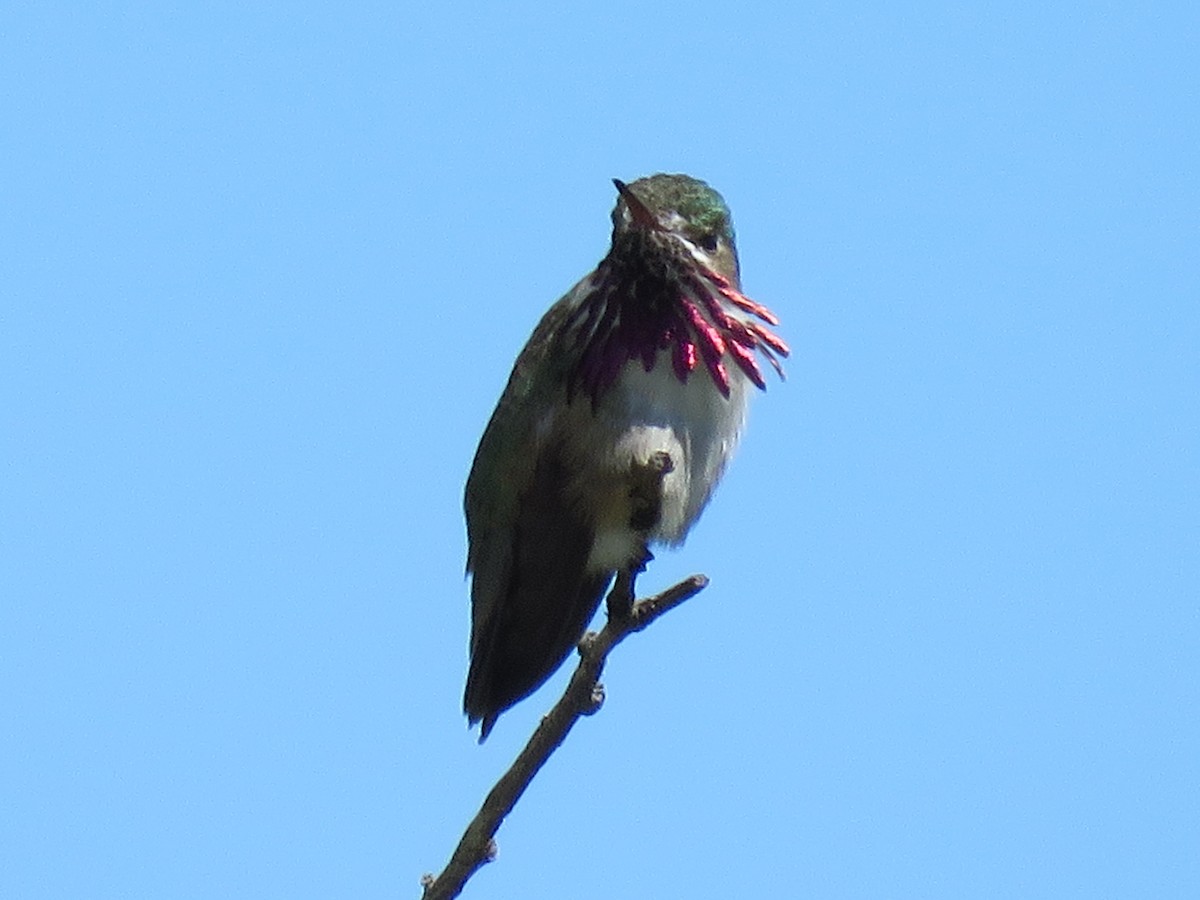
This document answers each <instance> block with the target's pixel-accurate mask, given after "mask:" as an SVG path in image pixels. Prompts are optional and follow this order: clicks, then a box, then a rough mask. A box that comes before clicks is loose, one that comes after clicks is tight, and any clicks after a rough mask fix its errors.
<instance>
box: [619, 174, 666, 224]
mask: <svg viewBox="0 0 1200 900" xmlns="http://www.w3.org/2000/svg"><path fill="white" fill-rule="evenodd" d="M613 184H615V185H616V186H617V192H618V193H619V194H620V195H621V197H622V198H624V200H625V205H626V206H627V207H629V215H630V216H632V217H633V222H634V224H635V225H639V226H641V227H642V228H649V229H651V230H653V231H662V230H663V226H662V222H660V221H658V216H656V215H655V214H654V213H652V212H650V207H648V206H646V204H645V203H643V202H642V201H641V200H639V199H638V196H637V194H635V193H634V192H633V191H631V190H630V189H629V185H627V184H626V183H625V182H623V181H622V180H621V179H619V178H614V179H613Z"/></svg>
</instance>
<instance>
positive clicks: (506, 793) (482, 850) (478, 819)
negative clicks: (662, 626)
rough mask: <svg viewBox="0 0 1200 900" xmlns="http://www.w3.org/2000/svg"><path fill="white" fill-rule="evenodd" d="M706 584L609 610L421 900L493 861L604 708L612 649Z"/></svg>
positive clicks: (454, 888) (437, 899)
mask: <svg viewBox="0 0 1200 900" xmlns="http://www.w3.org/2000/svg"><path fill="white" fill-rule="evenodd" d="M707 584H708V578H707V577H705V576H704V575H692V576H691V577H690V578H685V579H684V580H683V581H681V582H679V584H677V585H675V586H674V587H670V588H667V589H666V590H665V591H663V592H662V593H661V594H656V595H655V596H653V597H647V598H646V599H644V600H639V601H637V602H636V603H634V604H633V606H632V607H629V608H628V614H627V615H612V614H611V611H612V609H613V605H612V604H610V615H609V618H608V622H607V623H606V624H605V626H604V628H603V629H602V630H601V631H600V633H599V634H597V633H595V632H588V633H587V634H585V635H584V636H583V640H581V641H580V642H579V656H580V659H579V665H578V666H577V667H576V669H575V673H574V674H573V675H572V676H571V681H570V683H569V684H568V685H567V689H566V691H565V692H564V693H563V695H562V697H561V698H560V699H559V701H558V702H557V703H555V704H554V708H553V709H551V710H550V712H548V713H547V714H546V715H545V716H543V717H542V721H541V722H540V723H539V724H538V727H537V730H536V731H534V733H533V736H532V737H531V738H530V739H529V743H527V744H526V745H525V749H524V750H522V751H521V753H520V754H519V755H518V756H517V758H516V760H515V761H514V762H513V764H512V766H511V767H510V768H509V770H508V771H507V772H505V773H504V775H503V776H501V778H500V780H499V781H497V782H496V786H495V787H493V788H492V790H491V792H490V793H489V794H488V795H487V799H486V800H484V801H483V806H482V807H480V809H479V812H478V813H476V814H475V818H474V819H472V820H471V824H470V825H468V826H467V830H466V831H465V832H464V833H463V836H462V840H460V841H459V842H458V847H456V848H455V850H454V855H453V856H451V857H450V862H448V863H447V864H446V868H445V869H443V870H442V873H441V874H440V875H438V876H437V877H436V878H434V877H433V876H432V875H426V876H424V877H423V878H422V879H421V884H422V885H423V886H424V888H425V890H424V893H423V894H422V900H451V898H453V897H457V896H458V895H459V894H460V893H461V892H462V889H463V887H464V886H465V885H466V883H467V879H469V878H470V877H471V876H472V875H474V874H475V872H476V871H477V870H478V869H479V868H480V867H481V866H482V865H483V864H484V863H488V862H491V861H492V860H493V859H495V857H496V842H495V841H494V840H493V837H494V835H495V834H496V831H497V830H498V829H499V828H500V823H501V822H503V821H504V817H505V816H507V815H508V814H509V813H510V812H512V809H513V807H514V806H515V805H516V803H517V801H518V800H519V799H520V798H521V795H522V794H523V793H525V789H526V788H527V787H529V784H530V782H531V781H533V777H534V776H535V775H536V774H537V773H538V770H539V769H541V767H542V766H543V765H545V763H546V760H548V759H549V758H550V754H551V753H553V752H554V751H555V750H556V749H557V748H558V745H559V744H561V743H562V742H563V741H564V740H565V739H566V737H567V734H568V732H570V730H571V728H572V726H573V725H574V724H575V722H576V721H577V720H578V719H579V717H580V716H586V715H591V714H592V713H594V712H596V710H598V709H599V708H600V705H601V704H602V703H603V702H604V690H603V688H602V687H601V685H600V674H601V673H602V672H603V671H604V662H605V660H607V659H608V654H609V653H611V652H612V650H613V648H614V647H616V646H617V644H619V643H621V641H623V640H625V638H626V637H628V636H629V635H630V634H632V633H633V632H635V631H641V630H642V629H643V628H645V627H646V626H647V625H649V624H650V623H651V622H653V621H654V620H655V619H657V618H658V617H659V616H661V615H662V614H663V613H665V612H667V611H669V610H671V609H674V608H675V607H676V606H678V605H679V604H680V603H682V602H683V601H685V600H687V599H688V598H690V597H694V596H695V595H696V594H698V593H699V592H700V591H702V590H704V588H705V586H706V585H707Z"/></svg>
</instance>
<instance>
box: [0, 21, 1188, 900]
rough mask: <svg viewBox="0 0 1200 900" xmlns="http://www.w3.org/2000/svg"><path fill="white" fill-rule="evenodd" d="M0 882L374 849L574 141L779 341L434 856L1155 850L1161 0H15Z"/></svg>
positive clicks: (404, 825) (948, 891) (422, 713)
mask: <svg viewBox="0 0 1200 900" xmlns="http://www.w3.org/2000/svg"><path fill="white" fill-rule="evenodd" d="M0 34H2V37H0V76H2V82H0V83H3V85H4V87H3V89H2V94H0V96H2V97H3V101H2V102H3V110H2V112H3V121H4V127H3V129H2V130H0V152H2V153H3V159H4V161H5V163H4V165H3V167H2V171H0V228H3V235H4V239H3V241H2V246H0V268H2V270H3V272H4V277H3V279H2V280H3V285H2V286H0V298H2V302H0V392H2V393H0V400H2V402H0V462H2V464H3V467H4V478H3V480H2V482H0V594H2V599H0V716H2V718H3V721H4V723H5V725H4V729H3V732H0V796H2V797H3V807H4V814H3V816H0V895H3V896H5V897H22V898H40V897H97V898H105V897H122V898H128V897H155V898H162V897H256V898H259V897H416V896H418V894H419V886H418V879H419V877H420V875H421V874H422V872H425V871H429V870H436V869H439V868H440V867H441V866H442V864H443V863H444V862H445V860H446V859H447V857H448V856H449V853H450V851H451V849H452V847H453V845H454V843H455V842H456V841H457V839H458V836H459V834H460V833H461V830H462V828H463V826H464V825H465V824H466V822H467V820H468V819H469V817H470V816H471V815H472V814H473V812H474V811H475V809H476V808H477V806H478V804H479V802H480V801H481V800H482V797H483V795H484V793H485V792H486V790H487V788H488V787H489V786H490V785H491V784H492V783H493V781H494V780H495V779H496V777H497V776H498V775H499V774H500V772H501V771H502V770H503V769H504V768H505V767H506V766H507V765H508V763H509V761H510V760H511V758H512V757H513V756H514V755H515V753H516V751H517V749H518V748H519V746H520V745H521V743H522V742H523V741H524V740H525V738H526V737H527V736H528V734H529V732H530V731H531V729H532V727H533V726H534V724H535V722H536V720H537V717H538V716H539V715H540V714H541V713H542V712H543V711H544V710H545V709H546V708H548V706H549V705H550V704H551V702H552V701H553V699H554V697H555V696H556V695H557V691H558V690H559V689H561V687H562V684H563V683H564V678H565V674H564V673H560V674H559V676H558V677H557V678H555V679H554V680H553V681H552V682H551V684H550V686H549V687H547V688H546V689H545V690H543V691H542V692H540V693H538V694H536V695H535V696H534V697H533V698H531V699H530V700H527V701H525V702H524V703H522V704H521V705H520V706H519V707H517V708H516V709H514V710H513V711H512V712H511V713H509V714H508V715H506V716H505V717H503V718H502V719H501V721H500V723H499V725H498V726H497V728H496V731H495V733H494V734H493V736H492V738H491V740H490V741H489V742H488V744H487V745H485V746H483V747H479V746H477V745H476V744H475V742H474V740H473V738H472V735H471V734H469V733H468V732H467V730H466V727H465V721H464V719H463V718H462V716H461V713H460V711H459V710H460V706H459V705H460V698H461V690H462V685H463V680H464V677H465V673H466V642H467V628H468V610H467V590H466V585H465V583H464V580H463V577H462V566H463V558H464V550H465V548H464V528H463V523H462V515H461V505H460V504H461V489H462V484H463V481H464V479H465V476H466V472H467V469H468V467H469V464H470V460H471V457H472V454H473V452H474V448H475V444H476V441H477V440H478V438H479V435H480V433H481V431H482V429H483V426H484V424H485V422H486V420H487V417H488V415H489V413H490V411H491V408H492V406H493V404H494V402H495V400H496V398H497V396H498V395H499V392H500V390H501V388H502V386H503V383H504V380H505V378H506V377H507V374H508V368H509V366H510V365H511V362H512V359H513V358H514V356H515V354H516V352H517V350H518V349H519V348H520V346H521V344H522V342H523V341H524V340H525V338H526V337H527V335H528V333H529V331H530V329H531V328H532V327H533V325H534V323H535V322H536V321H537V319H538V317H539V316H540V315H541V313H542V311H543V310H544V309H545V308H546V307H547V306H548V305H549V304H550V303H551V302H552V301H553V300H554V299H556V298H557V297H558V296H559V295H560V294H561V293H562V292H563V291H564V290H565V289H566V288H567V287H569V286H570V285H571V284H572V283H573V282H574V281H575V280H576V279H577V278H579V277H580V276H581V275H583V274H584V273H585V272H586V271H588V270H589V269H590V268H591V266H593V265H594V264H595V262H596V261H597V260H598V259H599V258H600V257H601V256H602V255H603V253H604V252H605V250H606V247H607V240H608V232H609V222H608V214H609V210H610V208H611V205H612V203H613V200H614V192H613V188H612V184H611V181H610V179H611V178H613V177H619V178H622V179H625V180H632V179H634V178H636V177H639V176H641V175H645V174H650V173H652V172H656V171H684V172H689V173H691V174H694V175H696V176H699V177H702V178H705V179H706V180H708V181H710V182H711V183H712V184H713V185H714V186H715V187H717V188H718V189H719V190H720V191H722V193H723V194H724V195H725V197H726V199H727V200H728V202H729V204H730V206H731V207H732V209H733V212H734V219H735V224H736V226H737V229H738V236H739V243H740V248H741V255H742V268H743V274H744V281H745V286H746V289H747V291H748V292H749V293H750V295H751V296H753V297H755V298H756V299H758V300H760V301H762V302H763V303H765V304H767V305H768V306H770V307H771V308H772V309H774V310H775V311H776V312H777V313H778V314H779V315H780V317H781V319H782V325H781V327H780V329H779V330H780V332H781V333H782V334H783V335H784V336H785V337H786V338H787V339H788V340H789V342H790V343H791V345H792V347H793V351H794V353H793V357H792V359H791V361H790V363H789V365H788V371H789V378H788V381H787V382H786V383H785V384H782V385H780V384H777V383H772V384H770V386H769V389H768V391H767V393H766V395H765V396H762V397H759V398H757V400H756V402H755V404H754V408H753V410H752V415H751V421H750V426H749V429H748V431H747V434H746V438H745V440H744V442H743V446H742V448H741V451H740V452H739V455H738V458H737V459H736V460H735V461H734V465H733V466H732V468H731V470H730V472H729V474H728V476H727V478H726V479H725V482H724V483H723V485H722V486H721V489H720V490H719V491H718V493H717V496H716V499H715V500H714V502H713V504H712V505H711V506H710V508H709V509H708V511H707V512H706V513H705V516H704V518H703V519H702V520H701V522H700V524H699V525H698V526H697V528H696V530H695V531H694V532H693V534H692V537H691V539H690V540H689V542H688V544H687V546H686V547H685V548H683V549H682V550H681V551H679V552H675V553H662V554H660V556H659V560H658V561H657V562H656V563H655V565H654V567H653V568H652V570H651V572H650V573H649V575H648V576H646V577H645V578H644V579H643V586H644V587H645V588H647V589H651V588H656V587H661V586H666V585H667V584H669V583H672V582H673V581H674V580H677V579H678V578H679V577H681V576H683V575H686V574H688V573H690V572H693V571H703V572H706V573H707V574H708V575H709V576H710V577H711V578H712V584H711V586H710V587H709V589H708V590H707V591H705V592H704V593H703V594H701V595H700V596H699V597H697V598H695V599H694V600H692V601H690V602H689V603H688V604H686V605H685V606H684V607H682V608H681V609H679V610H677V611H675V612H673V613H672V614H671V615H669V616H668V617H667V618H665V619H663V620H662V621H660V622H659V623H657V624H656V625H655V626H654V628H653V629H652V630H650V631H648V632H647V633H645V634H643V635H640V636H638V637H636V638H635V639H632V640H630V641H629V642H627V643H626V644H625V645H623V646H622V647H621V648H620V649H619V650H618V651H617V653H616V654H615V655H614V657H613V658H612V660H611V661H610V667H609V671H608V673H607V676H606V684H607V687H608V702H607V704H606V707H605V708H604V710H603V711H602V712H601V713H600V714H599V715H597V716H595V717H593V718H591V719H587V720H584V721H583V722H582V723H581V724H580V725H579V726H578V727H577V729H576V731H575V732H574V733H573V734H572V736H571V737H570V739H569V740H568V742H567V744H566V745H565V746H564V747H563V748H562V750H561V751H560V752H559V754H557V755H556V756H555V757H554V758H553V759H552V761H551V762H550V764H549V765H548V766H547V767H546V769H545V770H544V771H543V772H542V774H541V775H540V777H539V778H538V780H537V781H536V782H535V783H534V785H533V787H532V788H531V790H530V791H529V793H528V794H527V795H526V797H525V798H524V799H523V801H522V802H521V804H520V805H519V806H518V808H517V810H516V812H515V813H514V814H513V816H512V817H511V818H510V820H509V821H508V822H507V823H506V824H505V826H504V827H503V828H502V830H501V832H500V834H499V843H500V858H499V860H498V861H497V862H496V863H495V864H494V865H492V866H489V867H487V868H486V869H484V870H483V871H482V872H480V873H479V874H478V875H477V876H476V878H475V880H474V881H473V882H472V883H471V885H470V887H469V889H468V893H467V895H466V896H470V897H480V898H482V897H512V896H518V895H519V896H527V897H543V896H544V897H562V896H571V897H576V898H581V900H587V898H593V897H595V898H600V897H604V898H609V897H621V896H663V897H676V896H678V897H696V898H708V897H727V896H731V895H734V894H743V893H746V892H748V891H749V892H752V893H762V894H766V895H770V896H781V897H791V896H795V897H802V896H811V897H822V898H842V897H872V898H874V897H922V898H928V897H955V898H959V897H1018V896H1019V897H1055V898H1060V897H1089V898H1091V897H1097V896H1112V897H1131V896H1153V897H1194V896H1200V860H1198V857H1197V853H1196V848H1197V847H1198V846H1200V724H1198V721H1197V718H1198V717H1197V705H1198V703H1200V688H1198V684H1200V403H1198V401H1197V397H1198V395H1200V391H1198V388H1200V364H1198V357H1197V352H1196V348H1197V346H1200V288H1198V286H1197V285H1198V284H1200V277H1198V276H1200V266H1198V263H1200V249H1198V248H1200V178H1198V175H1197V160H1198V159H1200V125H1198V120H1197V109H1198V97H1197V84H1198V83H1200V63H1198V62H1197V55H1196V47H1197V46H1198V44H1200V14H1198V13H1197V11H1196V8H1195V6H1194V5H1193V4H1183V3H1179V4H1145V3H1139V4H1134V3H1105V4H1078V5H1076V4H1061V3H1049V4H1047V3H1036V4H1034V3H1014V4H1006V5H1003V6H1002V7H995V8H994V9H992V10H991V11H989V10H987V9H984V8H982V7H974V6H971V5H964V4H950V3H947V4H928V3H926V4H916V5H913V4H893V5H879V6H876V5H861V4H817V5H808V4H804V5H799V6H796V5H789V4H782V3H780V4H756V3H748V4H742V5H741V7H740V8H739V9H738V11H737V12H736V13H735V12H733V11H732V9H731V8H730V7H729V6H728V5H723V6H717V5H713V4H706V3H704V2H692V3H687V4H684V3H667V4H645V3H627V2H614V3H610V4H592V5H590V6H589V7H587V8H579V9H565V8H564V9H557V10H556V9H552V8H551V7H550V5H548V4H540V3H535V4H530V3H515V4H508V5H505V6H504V7H503V8H500V7H496V8H488V7H486V6H483V5H479V4H455V5H452V6H450V7H447V8H441V7H440V6H439V5H437V4H427V5H425V7H424V8H420V9H417V8H409V7H408V6H407V5H405V4H395V3H378V4H370V3H353V2H352V3H346V4H339V5H337V6H330V5H326V4H322V5H316V4H313V5H305V4H295V5H290V6H282V5H280V6H272V5H259V6H252V7H247V6H246V5H245V4H205V5H203V6H196V7H194V8H193V7H188V6H186V5H172V4H158V3H156V4H145V5H137V4H122V3H114V4H106V5H103V6H96V7H81V6H78V5H75V4H55V3H46V4H38V5H36V6H35V7H24V8H19V9H8V10H6V11H5V13H4V14H3V27H2V28H0Z"/></svg>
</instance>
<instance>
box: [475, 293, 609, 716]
mask: <svg viewBox="0 0 1200 900" xmlns="http://www.w3.org/2000/svg"><path fill="white" fill-rule="evenodd" d="M582 284H583V283H582V282H581V285H582ZM578 290H579V286H577V287H576V289H575V290H573V291H572V292H571V293H569V294H567V296H566V297H564V298H563V299H562V300H560V301H559V302H558V303H556V304H555V305H554V306H553V307H551V309H550V310H549V311H548V312H547V313H546V315H545V316H544V317H543V318H542V321H541V322H540V323H538V326H537V328H536V329H535V330H534V333H533V335H532V336H531V337H530V339H529V341H528V343H527V344H526V345H525V348H524V349H523V350H522V351H521V354H520V356H519V357H518V358H517V361H516V364H515V365H514V366H513V370H512V374H511V375H510V376H509V379H508V384H507V386H506V387H505V389H504V393H503V395H502V396H501V398H500V402H499V403H498V404H497V406H496V410H495V412H494V413H493V414H492V418H491V420H490V421H489V422H488V426H487V429H486V430H485V431H484V434H483V438H482V439H481V441H480V443H479V449H478V450H477V451H476V453H475V461H474V463H473V465H472V467H471V474H470V476H469V477H468V479H467V487H466V496H465V503H464V506H465V509H466V516H467V537H468V541H469V546H468V551H467V571H468V572H470V573H471V575H472V583H471V602H472V612H471V674H470V676H469V677H468V684H467V694H466V698H465V701H464V705H465V707H466V709H467V713H468V716H469V717H470V718H471V719H472V720H476V719H479V718H484V719H485V728H486V727H488V726H489V725H490V721H492V720H494V718H495V714H496V713H498V712H499V710H500V709H504V708H506V707H507V706H509V705H511V703H513V702H515V701H516V699H519V697H520V696H524V694H525V693H528V691H529V690H532V688H533V687H536V686H537V684H539V683H540V681H541V680H542V679H543V678H544V677H545V675H547V674H549V671H552V670H553V668H554V667H555V666H557V664H558V662H560V661H561V655H562V654H561V653H560V652H559V649H558V648H559V646H560V645H561V644H563V642H564V641H566V647H567V650H569V649H570V645H571V644H573V643H574V641H575V640H576V639H577V638H578V635H577V634H575V635H572V636H568V637H563V634H562V632H563V630H564V629H565V630H566V631H570V630H571V629H573V628H576V627H578V628H579V629H581V628H582V627H583V625H582V624H580V625H578V626H576V625H575V624H574V621H573V620H574V618H576V617H578V615H582V613H578V612H577V613H575V614H574V615H572V616H568V617H567V618H570V619H571V620H572V621H570V622H566V621H562V622H558V623H557V624H555V623H553V622H551V621H546V620H544V618H543V616H542V612H543V611H548V612H549V613H550V619H554V618H555V613H557V611H558V610H559V608H560V607H565V608H569V609H571V610H576V609H578V608H579V607H580V605H581V604H582V605H583V606H587V605H589V604H591V603H592V597H591V594H597V595H598V593H599V592H600V591H601V590H602V589H603V583H600V584H599V585H598V586H592V585H590V584H589V585H587V586H584V585H581V584H579V583H578V581H579V579H580V578H582V576H583V569H584V568H585V563H586V560H587V554H588V552H589V550H590V546H591V535H590V533H587V531H586V528H585V527H584V526H583V525H582V524H580V523H579V522H578V521H577V517H576V516H575V515H574V514H573V513H572V511H571V510H569V509H568V508H567V504H566V502H565V498H564V488H565V471H566V470H565V468H564V466H563V461H562V459H561V456H560V454H559V448H558V447H557V446H555V443H554V422H553V420H552V418H550V417H551V416H552V411H553V410H554V409H556V408H559V407H560V406H561V405H562V403H563V402H564V401H565V391H566V375H567V371H568V367H569V356H570V353H569V348H565V347H558V346H554V345H553V344H554V341H555V340H559V339H561V338H560V335H561V330H562V329H561V325H562V322H563V319H564V317H565V316H566V315H567V314H568V313H569V312H570V310H571V309H572V307H573V305H574V302H575V300H574V298H575V295H576V291H578ZM572 573H573V574H572ZM593 580H594V579H593ZM581 595H584V596H581ZM594 610H595V606H594V605H591V612H594ZM562 611H563V613H564V614H565V612H566V609H563V610H562ZM591 612H589V613H588V615H587V618H590V615H591ZM584 624H586V622H585V623H584ZM563 653H565V651H563ZM531 654H532V656H531ZM546 654H549V655H555V654H558V656H557V658H556V659H554V660H553V661H552V662H551V661H548V660H542V662H540V663H537V664H536V665H533V664H534V663H535V660H534V659H533V658H532V657H537V656H544V655H546ZM518 660H519V662H518ZM530 665H532V666H533V668H534V669H537V670H538V671H536V672H532V673H531V672H525V673H524V674H523V675H521V674H519V673H517V672H516V671H515V669H522V668H526V667H528V666H530ZM541 669H546V671H541ZM501 682H503V684H501ZM524 682H531V683H529V684H525V686H524V688H523V689H522V690H521V691H520V693H519V696H516V697H511V696H508V695H510V694H512V693H513V692H514V691H515V690H517V687H515V686H514V685H518V684H519V683H524Z"/></svg>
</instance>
